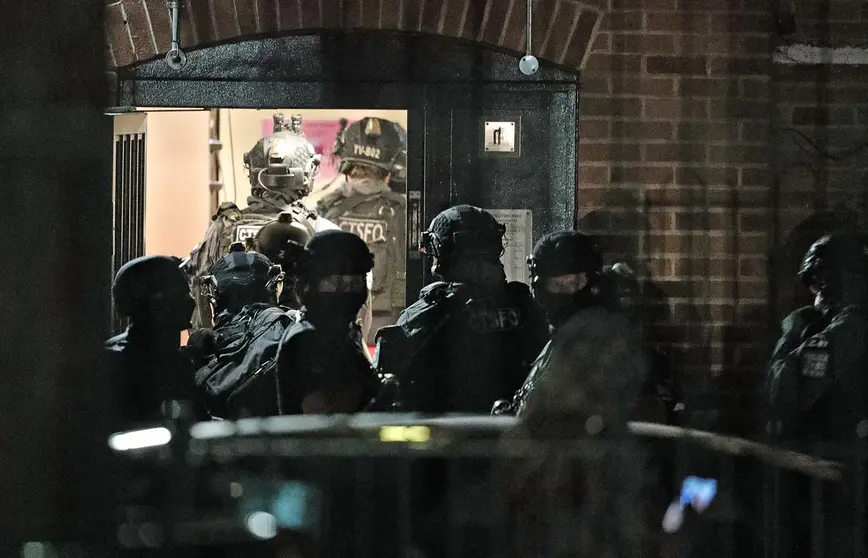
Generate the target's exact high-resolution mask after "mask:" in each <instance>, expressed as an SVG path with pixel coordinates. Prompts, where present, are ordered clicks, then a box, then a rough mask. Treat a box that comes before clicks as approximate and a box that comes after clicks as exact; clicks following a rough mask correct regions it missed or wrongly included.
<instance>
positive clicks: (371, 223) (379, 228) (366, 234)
mask: <svg viewBox="0 0 868 558" xmlns="http://www.w3.org/2000/svg"><path fill="white" fill-rule="evenodd" d="M338 224H339V226H340V227H341V229H342V230H344V231H346V232H348V233H353V234H354V235H356V236H358V237H359V238H361V239H362V240H364V241H365V244H371V243H373V242H385V241H386V233H387V232H388V227H387V226H386V222H385V221H378V220H375V219H348V218H346V217H341V218H340V219H338Z"/></svg>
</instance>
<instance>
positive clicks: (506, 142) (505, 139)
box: [482, 120, 521, 157]
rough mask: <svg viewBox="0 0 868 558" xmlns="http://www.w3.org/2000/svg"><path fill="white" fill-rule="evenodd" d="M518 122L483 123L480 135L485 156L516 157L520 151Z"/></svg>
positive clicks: (487, 121) (489, 121)
mask: <svg viewBox="0 0 868 558" xmlns="http://www.w3.org/2000/svg"><path fill="white" fill-rule="evenodd" d="M519 128H520V121H519V120H511V121H502V122H495V121H493V120H486V121H484V126H483V133H482V142H483V143H482V152H483V153H485V154H486V155H506V156H512V157H516V156H518V154H519V153H520V151H521V146H520V145H519V144H520V140H521V131H520V129H519Z"/></svg>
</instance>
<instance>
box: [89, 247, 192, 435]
mask: <svg viewBox="0 0 868 558" xmlns="http://www.w3.org/2000/svg"><path fill="white" fill-rule="evenodd" d="M180 264H181V260H179V259H177V258H173V257H168V256H145V257H141V258H136V259H134V260H131V261H129V262H127V263H126V264H124V265H123V267H121V268H120V270H118V272H117V275H116V277H115V281H114V285H113V287H112V296H113V298H114V306H115V311H116V312H117V313H118V315H119V316H121V317H125V318H129V320H130V325H129V327H128V328H127V330H126V331H125V332H124V333H122V334H120V335H118V336H115V337H112V338H111V339H109V340H108V341H106V343H105V350H106V353H107V357H108V359H109V361H110V362H109V365H110V367H111V368H112V369H113V370H112V373H113V374H115V380H116V381H117V383H118V386H119V387H118V393H119V394H120V397H121V399H122V405H121V407H122V409H123V417H122V419H123V420H124V422H126V423H132V424H135V423H138V422H148V421H153V420H159V419H160V418H161V417H162V404H163V402H164V401H167V400H170V399H177V400H187V401H190V402H192V403H193V409H194V412H195V413H197V415H198V416H204V412H203V409H202V407H201V405H200V404H199V403H198V402H199V401H200V398H199V397H198V393H197V390H196V387H195V385H194V383H193V365H192V362H191V361H190V359H189V358H188V356H187V355H186V354H185V353H184V351H182V350H181V346H180V344H181V331H183V330H185V329H186V328H188V327H189V326H190V315H191V314H192V312H193V307H194V303H193V299H192V298H191V296H190V291H189V288H188V286H187V282H186V280H185V278H184V274H183V273H182V272H181V270H180V269H179V265H180Z"/></svg>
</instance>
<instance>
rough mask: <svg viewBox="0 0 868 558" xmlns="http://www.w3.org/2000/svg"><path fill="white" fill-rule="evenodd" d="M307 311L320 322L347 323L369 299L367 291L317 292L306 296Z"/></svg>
mask: <svg viewBox="0 0 868 558" xmlns="http://www.w3.org/2000/svg"><path fill="white" fill-rule="evenodd" d="M305 298H306V300H305V301H304V306H305V309H306V310H307V313H308V314H309V315H310V316H311V317H312V318H314V319H315V320H318V321H320V322H324V321H327V322H329V323H334V324H335V325H342V326H343V325H347V324H349V323H350V322H352V321H353V320H354V319H355V317H356V315H357V314H358V313H359V310H360V309H361V308H362V305H364V304H365V301H366V300H367V299H368V294H367V293H316V294H312V295H308V296H307V297H305Z"/></svg>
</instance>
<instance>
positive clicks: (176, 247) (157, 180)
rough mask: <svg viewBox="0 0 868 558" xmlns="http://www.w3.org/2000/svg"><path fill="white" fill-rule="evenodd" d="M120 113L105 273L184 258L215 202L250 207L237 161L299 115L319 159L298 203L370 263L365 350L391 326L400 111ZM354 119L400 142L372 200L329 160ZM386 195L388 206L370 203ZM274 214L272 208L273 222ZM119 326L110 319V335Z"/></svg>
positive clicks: (402, 171) (403, 189) (399, 272)
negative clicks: (361, 246) (151, 260)
mask: <svg viewBox="0 0 868 558" xmlns="http://www.w3.org/2000/svg"><path fill="white" fill-rule="evenodd" d="M127 110H129V111H130V112H128V113H124V114H117V115H115V126H114V128H115V138H114V141H115V146H114V165H115V173H114V176H115V181H114V189H113V191H114V208H115V211H114V230H115V245H114V261H113V272H116V271H117V269H118V268H119V267H120V266H121V265H123V263H124V262H126V261H129V260H130V259H133V258H135V257H138V256H142V255H157V254H160V255H169V256H176V257H178V258H182V259H183V258H186V257H187V256H189V255H190V252H191V250H192V249H193V248H194V247H195V246H196V245H197V244H198V243H199V242H200V241H201V240H202V238H203V236H204V234H205V231H206V230H207V229H208V227H209V225H210V223H211V220H212V217H213V216H214V215H215V214H216V213H217V211H218V208H219V207H221V204H226V203H229V202H231V203H234V204H236V205H237V206H238V208H239V209H244V208H246V207H248V205H249V204H250V203H251V202H254V203H255V202H256V197H255V195H254V194H255V192H253V190H255V188H252V185H253V183H254V179H253V178H251V177H252V176H253V174H252V173H251V172H250V169H249V165H246V164H245V154H246V153H248V152H250V151H251V150H252V149H253V148H254V146H255V145H256V144H257V142H259V141H260V140H261V139H262V138H264V137H267V136H270V135H271V134H273V133H274V131H275V115H283V116H284V119H285V121H286V122H289V121H290V120H291V119H295V118H298V120H299V123H300V132H301V134H302V135H303V136H304V138H305V140H306V141H307V142H308V143H309V144H310V145H311V147H312V149H313V151H314V152H315V154H316V158H317V159H318V165H317V168H316V171H315V172H314V174H313V180H312V186H311V189H310V192H309V193H308V194H307V195H306V196H305V197H303V198H302V200H301V201H302V203H303V204H304V206H305V207H306V208H307V209H309V210H310V211H311V212H315V213H317V214H318V215H320V216H321V217H322V218H324V219H327V220H329V221H331V222H332V223H333V224H334V225H335V226H336V227H338V228H341V229H342V230H345V231H347V232H350V233H353V234H356V235H357V236H359V237H361V238H362V239H363V240H364V241H365V242H366V244H367V245H368V247H369V249H370V250H371V252H372V253H373V254H374V256H375V269H374V271H373V272H372V274H371V276H370V277H369V287H370V288H371V291H372V297H371V298H372V300H371V314H372V318H371V323H370V328H369V334H368V336H367V339H366V341H367V343H368V345H369V347H373V342H374V335H375V333H376V331H377V330H379V328H381V327H383V326H386V325H391V324H393V323H394V322H395V320H396V318H397V315H398V312H400V310H401V309H403V308H404V307H405V306H406V302H407V297H406V290H407V287H406V259H407V258H406V255H407V250H408V249H407V247H408V246H409V242H408V237H407V230H408V229H407V220H408V215H407V202H406V198H407V184H406V176H407V166H408V165H407V158H406V149H407V133H406V131H407V128H408V122H407V120H408V113H407V111H406V110H383V109H372V110H366V109H346V110H343V109H309V108H302V109H299V108H293V107H275V108H260V109H238V108H215V109H198V108H167V107H162V108H150V107H148V108H141V109H127ZM363 119H375V120H376V121H377V122H379V123H383V124H384V125H385V124H386V123H393V124H394V125H395V128H394V129H395V130H398V131H400V132H402V136H403V138H402V141H403V150H404V155H403V156H402V157H401V159H400V161H399V162H398V163H396V165H395V166H396V168H395V169H394V171H393V172H391V173H388V175H387V176H386V177H385V178H384V181H383V182H382V183H378V184H379V186H380V187H382V188H388V192H380V194H382V195H379V196H378V193H377V192H375V191H372V190H371V189H370V188H368V189H365V190H364V191H361V190H360V189H359V188H358V187H357V186H358V185H357V184H356V182H357V181H356V182H354V181H353V180H350V177H349V174H348V173H349V169H347V168H345V167H342V166H341V156H340V155H339V154H337V153H335V146H336V145H337V143H338V141H339V139H340V137H341V136H342V135H343V131H344V130H346V129H347V128H350V129H352V128H353V126H354V125H356V126H359V125H360V124H357V123H360V122H361V121H363ZM365 122H367V121H365ZM378 125H379V124H378ZM369 128H370V126H369ZM368 132H369V133H373V132H372V131H371V130H368ZM376 132H377V133H380V131H379V130H376ZM344 159H346V153H344ZM345 166H346V165H345ZM342 168H344V170H345V171H346V172H342ZM366 187H367V186H366ZM386 194H388V200H389V203H388V204H387V203H379V201H381V198H382V197H383V195H386ZM396 200H397V201H396ZM277 213H278V210H277V209H275V215H274V217H275V218H276V217H277ZM123 326H124V324H123V323H121V322H120V321H119V320H115V325H114V328H115V329H116V330H119V329H122V328H123Z"/></svg>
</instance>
